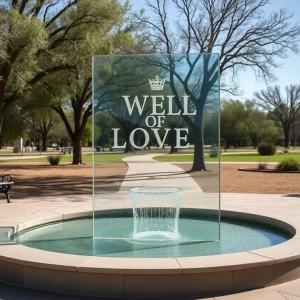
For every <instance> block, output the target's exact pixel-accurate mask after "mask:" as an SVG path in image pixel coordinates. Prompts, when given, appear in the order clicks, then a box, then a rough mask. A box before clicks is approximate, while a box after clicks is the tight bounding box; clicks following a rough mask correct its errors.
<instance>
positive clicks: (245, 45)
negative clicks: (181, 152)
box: [137, 0, 300, 170]
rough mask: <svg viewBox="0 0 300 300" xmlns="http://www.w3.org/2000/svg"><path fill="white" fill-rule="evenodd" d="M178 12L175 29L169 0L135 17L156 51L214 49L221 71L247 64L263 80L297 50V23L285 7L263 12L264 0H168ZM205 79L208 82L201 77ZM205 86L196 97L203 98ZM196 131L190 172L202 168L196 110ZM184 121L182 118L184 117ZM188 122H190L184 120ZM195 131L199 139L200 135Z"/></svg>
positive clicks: (151, 3) (152, 3) (233, 71)
mask: <svg viewBox="0 0 300 300" xmlns="http://www.w3.org/2000/svg"><path fill="white" fill-rule="evenodd" d="M170 2H171V3H172V4H173V5H174V8H175V9H176V10H177V12H178V13H179V14H181V18H180V21H178V22H177V24H176V25H177V26H176V28H171V27H170V20H169V17H170V14H168V5H167V3H168V1H167V0H155V1H146V3H147V5H148V7H149V9H151V10H152V12H153V13H154V17H153V18H150V17H149V18H143V19H142V18H139V17H138V16H137V18H139V20H140V21H141V22H143V24H145V25H146V26H147V28H146V30H147V34H148V36H149V41H150V42H151V43H152V44H153V45H154V46H155V48H156V52H159V53H162V52H166V53H174V52H181V53H190V52H201V53H213V52H218V53H219V62H220V66H219V67H220V75H221V76H224V75H226V74H230V73H231V74H233V75H236V74H237V73H238V71H239V70H243V69H245V68H251V69H252V70H254V71H255V73H256V75H257V76H262V77H263V78H264V79H265V80H271V79H274V77H275V76H274V74H273V69H274V68H275V67H277V66H278V64H277V59H282V58H284V57H285V56H286V54H287V52H288V51H293V52H296V53H297V52H298V47H297V46H298V45H297V41H298V38H299V36H300V27H299V25H297V24H296V25H291V24H290V21H291V18H292V16H293V15H292V14H290V13H288V12H287V11H286V10H280V11H279V12H276V13H271V14H270V15H267V14H266V12H265V11H264V8H266V7H267V5H268V4H269V2H270V1H269V0H244V1H239V0H171V1H170ZM204 81H206V83H208V82H209V81H210V80H209V79H208V78H207V79H204ZM205 93H207V90H205V89H204V90H203V93H202V95H200V97H199V99H202V102H204V105H205V102H206V100H207V95H205ZM199 116H200V117H199V118H198V120H197V122H198V123H197V126H198V128H199V130H198V132H196V134H195V138H196V140H195V151H194V163H193V168H192V169H193V170H206V167H205V163H204V156H203V155H202V153H203V149H202V150H201V149H199V147H200V148H201V147H203V143H201V139H202V140H203V126H202V125H203V119H202V117H203V115H202V114H201V113H199ZM186 119H187V118H186ZM186 123H187V124H191V122H189V121H188V120H186ZM199 135H200V137H199Z"/></svg>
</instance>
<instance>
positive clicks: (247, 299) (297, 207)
mask: <svg viewBox="0 0 300 300" xmlns="http://www.w3.org/2000/svg"><path fill="white" fill-rule="evenodd" d="M126 163H127V164H128V166H129V170H128V174H127V176H126V178H125V180H124V182H123V184H122V186H121V189H120V191H119V192H118V193H114V194H110V195H109V194H108V195H106V196H104V195H101V197H102V198H101V201H100V202H101V205H104V206H107V207H111V203H112V201H115V205H116V207H120V206H124V207H128V206H130V203H129V199H128V189H129V188H131V187H136V186H145V185H152V186H170V185H173V186H178V182H180V187H182V188H184V190H185V195H188V197H186V198H189V195H193V194H194V193H198V196H199V193H202V190H201V189H200V188H199V187H198V186H197V185H196V184H195V182H194V181H193V179H192V178H191V177H190V176H189V175H188V174H184V173H182V170H181V169H179V168H177V167H175V166H173V165H171V164H170V163H159V162H155V161H153V160H152V155H145V156H139V157H136V156H135V157H128V158H126ZM153 172H155V176H154V175H153ZM205 195H206V194H205ZM299 197H300V196H299V195H259V194H222V197H221V200H222V201H221V206H222V209H224V210H236V211H243V212H251V213H257V214H264V215H268V216H271V217H274V218H276V217H280V216H282V215H283V214H284V215H288V216H289V220H290V222H291V224H293V222H300V221H299V215H300V202H299ZM2 200H3V199H2ZM100 202H99V203H100ZM189 205H190V203H189ZM91 210H92V197H91V195H73V196H61V197H43V198H25V199H18V200H13V203H11V204H7V203H6V201H4V200H3V201H0V227H1V226H2V227H5V226H9V225H15V224H21V226H22V222H25V221H26V222H28V220H33V221H34V220H35V219H38V218H43V217H45V216H52V215H56V214H59V215H61V214H62V213H66V214H67V213H73V212H80V211H91ZM0 247H1V246H0ZM249 280H251V278H249ZM71 299H72V300H73V299H74V300H88V299H97V298H90V297H76V296H66V295H58V294H54V293H47V292H40V291H31V290H26V289H24V288H20V287H14V286H11V285H7V284H4V283H0V300H71ZM98 299H100V298H98ZM213 299H214V300H286V299H288V300H297V299H298V300H300V280H296V281H292V282H289V283H286V284H282V285H277V286H272V287H269V288H264V289H260V290H255V291H249V292H246V293H241V294H235V295H228V296H223V297H215V298H207V299H206V300H213Z"/></svg>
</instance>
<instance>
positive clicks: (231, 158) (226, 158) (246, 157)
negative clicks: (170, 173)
mask: <svg viewBox="0 0 300 300" xmlns="http://www.w3.org/2000/svg"><path fill="white" fill-rule="evenodd" d="M286 158H294V159H296V160H298V161H300V153H293V154H276V155H267V156H261V155H259V154H257V153H253V154H238V155H234V154H231V155H221V162H260V161H266V162H280V161H282V160H283V159H286ZM154 159H155V160H157V161H164V162H192V161H193V155H174V154H171V155H163V156H157V157H155V158H154ZM205 161H206V162H216V161H218V159H217V158H211V157H209V156H206V157H205Z"/></svg>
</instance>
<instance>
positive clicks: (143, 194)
mask: <svg viewBox="0 0 300 300" xmlns="http://www.w3.org/2000/svg"><path fill="white" fill-rule="evenodd" d="M182 193H183V191H182V190H181V189H178V188H161V187H159V188H153V187H152V188H133V189H131V190H129V195H130V199H131V203H132V209H133V223H134V229H133V233H132V237H133V238H134V239H138V240H145V241H146V240H177V239H179V237H180V234H179V232H178V219H179V210H180V203H181V196H182Z"/></svg>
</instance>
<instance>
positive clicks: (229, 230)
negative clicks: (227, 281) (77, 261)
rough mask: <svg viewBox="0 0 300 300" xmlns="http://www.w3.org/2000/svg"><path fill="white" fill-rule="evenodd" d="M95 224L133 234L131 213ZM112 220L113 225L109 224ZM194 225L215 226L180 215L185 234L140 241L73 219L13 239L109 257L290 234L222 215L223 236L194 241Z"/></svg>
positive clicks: (245, 243)
mask: <svg viewBox="0 0 300 300" xmlns="http://www.w3.org/2000/svg"><path fill="white" fill-rule="evenodd" d="M95 222H96V225H97V227H99V228H103V230H105V232H106V234H107V235H108V236H111V237H113V235H114V232H118V235H120V233H122V236H124V238H130V236H131V233H132V222H133V221H132V217H118V216H116V217H113V216H109V217H101V218H99V219H97V220H96V221H95ZM110 224H113V226H110ZM195 228H201V230H203V231H207V230H210V228H216V223H215V221H213V220H211V219H209V218H204V219H203V218H202V219H201V218H188V217H181V218H180V221H179V232H180V235H181V237H182V238H180V239H179V240H177V241H172V242H163V243H159V242H150V243H149V242H147V243H144V242H139V241H133V240H130V239H128V240H126V239H125V240H124V239H99V238H97V239H93V238H92V235H93V220H92V218H85V219H73V220H69V221H64V222H56V223H51V224H46V225H42V226H38V227H34V228H31V229H29V230H26V231H23V232H20V233H18V234H16V235H14V236H13V237H12V239H13V240H14V241H16V242H18V243H20V244H22V245H24V246H28V247H32V248H37V249H41V250H47V251H53V252H61V253H68V254H77V255H93V256H109V257H189V256H205V255H218V254H225V253H234V252H242V251H249V250H254V249H260V248H265V247H270V246H273V245H276V244H280V243H283V242H285V241H286V240H288V239H289V238H291V235H290V234H288V233H286V232H283V231H281V230H279V229H277V228H273V227H268V226H267V225H262V224H256V223H250V222H241V221H240V220H239V221H237V220H234V219H223V220H222V222H221V239H220V241H216V242H199V241H194V242H193V241H191V240H192V239H193V234H194V232H195Z"/></svg>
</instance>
